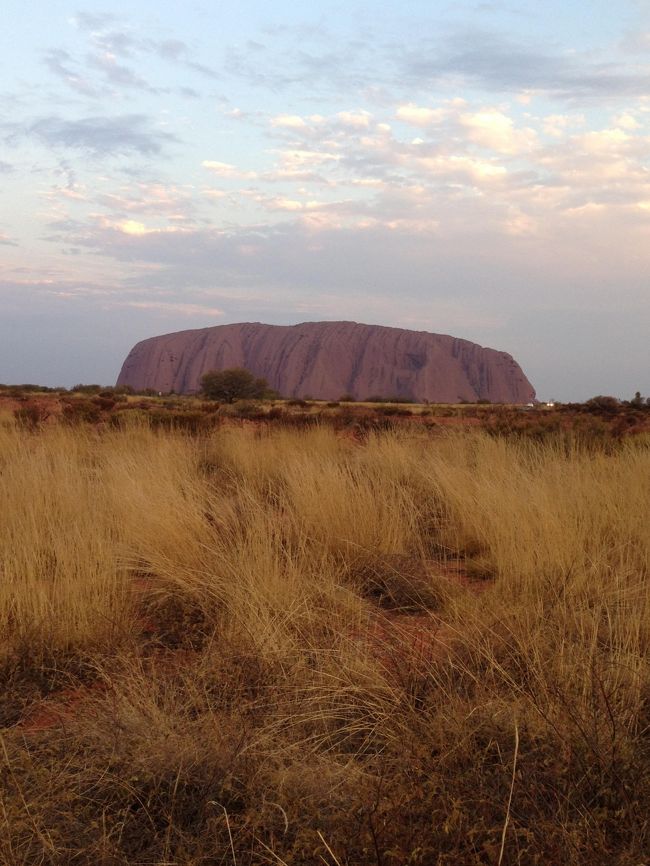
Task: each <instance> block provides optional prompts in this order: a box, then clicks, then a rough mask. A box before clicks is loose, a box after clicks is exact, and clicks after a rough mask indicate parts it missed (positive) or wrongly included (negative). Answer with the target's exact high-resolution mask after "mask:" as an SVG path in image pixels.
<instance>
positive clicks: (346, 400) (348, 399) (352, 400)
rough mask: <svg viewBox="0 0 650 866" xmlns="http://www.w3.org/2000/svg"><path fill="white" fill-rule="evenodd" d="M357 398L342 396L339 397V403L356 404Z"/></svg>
mask: <svg viewBox="0 0 650 866" xmlns="http://www.w3.org/2000/svg"><path fill="white" fill-rule="evenodd" d="M356 402H357V398H356V397H355V396H354V395H353V394H342V395H341V396H340V397H339V403H356Z"/></svg>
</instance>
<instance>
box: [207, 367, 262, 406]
mask: <svg viewBox="0 0 650 866" xmlns="http://www.w3.org/2000/svg"><path fill="white" fill-rule="evenodd" d="M201 390H202V392H203V394H204V396H205V397H207V399H208V400H219V401H223V402H224V403H234V401H235V400H242V399H250V398H257V399H262V398H263V397H265V396H266V394H267V392H268V390H269V384H268V382H267V381H266V379H256V378H255V376H253V374H252V373H250V372H249V371H248V370H244V369H243V368H242V367H233V368H230V369H228V370H209V371H208V372H207V373H204V374H203V376H201Z"/></svg>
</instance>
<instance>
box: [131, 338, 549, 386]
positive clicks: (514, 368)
mask: <svg viewBox="0 0 650 866" xmlns="http://www.w3.org/2000/svg"><path fill="white" fill-rule="evenodd" d="M229 367H245V368H246V369H247V370H250V371H251V373H254V374H255V375H256V376H263V377H264V378H265V379H267V380H268V382H269V385H270V386H271V387H272V388H275V389H276V390H277V391H279V392H280V394H282V395H283V396H285V397H304V396H311V397H314V398H321V399H329V400H335V399H337V398H339V397H340V396H342V395H343V394H350V395H352V396H353V397H355V398H356V399H360V400H363V399H366V398H368V397H371V396H375V395H379V396H384V397H395V396H396V397H403V398H411V399H413V400H416V401H424V400H428V401H431V402H439V403H455V402H458V401H460V400H468V401H475V400H480V399H486V400H491V401H492V402H495V403H496V402H499V403H527V402H529V401H530V400H533V399H534V397H535V391H534V389H533V387H532V385H531V384H530V382H529V381H528V379H527V378H526V376H525V375H524V373H523V371H522V369H521V367H520V366H519V364H517V362H516V361H515V360H514V359H513V358H512V356H511V355H508V354H507V353H506V352H499V351H497V350H496V349H485V348H483V347H482V346H479V345H478V344H476V343H471V342H469V341H468V340H459V339H456V338H455V337H449V336H446V335H441V334H430V333H428V332H427V331H407V330H404V329H401V328H386V327H382V326H380V325H361V324H357V323H356V322H305V323H304V324H301V325H290V326H284V325H263V324H260V323H245V324H238V325H218V326H216V327H214V328H199V329H197V330H191V331H177V332H176V333H173V334H164V335H163V336H160V337H151V338H150V339H148V340H143V341H142V342H140V343H138V344H137V345H136V346H134V347H133V349H132V350H131V351H130V352H129V355H128V357H127V359H126V360H125V362H124V364H123V366H122V370H121V372H120V375H119V378H118V380H117V384H118V385H131V386H132V387H133V388H135V389H136V390H138V391H139V390H142V389H145V388H153V389H154V390H156V391H162V392H169V391H175V392H176V393H184V394H185V393H193V392H196V391H198V390H199V389H200V380H201V376H202V375H203V373H205V372H206V371H208V370H222V369H226V368H229Z"/></svg>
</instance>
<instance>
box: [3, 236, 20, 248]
mask: <svg viewBox="0 0 650 866" xmlns="http://www.w3.org/2000/svg"><path fill="white" fill-rule="evenodd" d="M0 245H1V246H7V247H17V246H18V244H17V243H16V241H14V240H13V239H12V238H10V237H9V236H8V235H6V234H5V233H4V232H0Z"/></svg>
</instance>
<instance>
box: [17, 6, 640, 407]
mask: <svg viewBox="0 0 650 866" xmlns="http://www.w3.org/2000/svg"><path fill="white" fill-rule="evenodd" d="M320 320H353V321H358V322H364V323H369V324H381V325H390V326H396V327H403V328H412V329H416V330H426V331H432V332H434V333H446V334H452V335H454V336H456V337H462V338H464V339H468V340H472V341H474V342H477V343H480V344H481V345H483V346H490V347H492V348H496V349H500V350H503V351H507V352H510V353H511V354H512V355H513V356H514V357H515V358H516V360H517V361H518V362H519V363H520V364H521V366H522V368H523V370H524V372H525V373H526V374H527V376H528V378H529V379H530V380H531V382H532V383H533V385H534V386H535V387H536V389H537V393H538V396H539V397H540V398H543V399H558V400H564V401H568V400H583V399H587V398H589V397H591V396H594V395H596V394H612V395H614V396H618V397H621V398H630V397H632V396H633V395H634V393H635V392H636V391H641V393H642V394H644V395H647V394H649V393H650V340H649V338H648V337H649V334H650V0H619V2H618V3H616V4H614V3H612V2H611V0H591V2H590V0H581V2H577V0H573V2H571V0H562V2H560V0H545V2H543V3H540V2H539V0H535V2H532V0H518V2H516V3H515V2H512V3H510V2H503V3H502V2H478V3H476V2H462V0H461V2H436V0H401V2H400V3H379V2H376V0H374V2H368V0H366V2H356V0H347V2H345V3H340V2H334V3H329V2H325V0H320V2H317V0H302V2H301V3H299V4H296V3H294V2H289V0H275V2H273V3H269V2H268V0H238V2H236V3H234V2H228V3H225V2H222V0H212V2H207V0H187V2H185V3H183V4H180V3H168V4H165V3H161V2H160V0H130V2H128V3H127V2H123V0H113V2H112V3H111V4H110V5H109V4H107V3H106V2H101V0H88V2H68V0H49V2H48V3H46V4H44V3H42V2H40V0H39V2H36V0H4V3H3V28H2V32H0V382H4V383H8V384H10V383H13V384H18V383H25V382H35V383H39V384H44V385H51V386H56V385H64V386H67V387H70V386H71V385H73V384H76V383H78V382H85V383H91V382H98V383H101V384H111V383H113V382H114V381H115V379H116V378H117V375H118V373H119V369H120V366H121V363H122V361H123V360H124V358H125V357H126V355H127V353H128V351H129V349H130V348H131V347H132V346H133V344H134V343H136V342H137V341H139V340H141V339H145V338H147V337H151V336H155V335H157V334H162V333H169V332H171V331H178V330H185V329H187V328H201V327H206V326H211V325H218V324H227V323H230V322H244V321H256V322H257V321H261V322H267V323H271V324H295V323H298V322H304V321H320Z"/></svg>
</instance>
